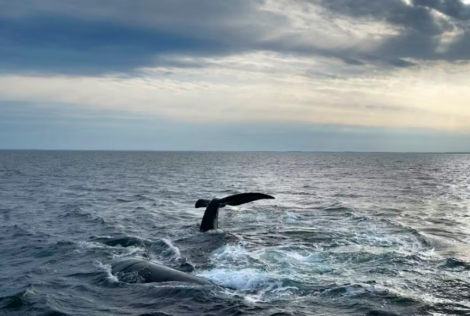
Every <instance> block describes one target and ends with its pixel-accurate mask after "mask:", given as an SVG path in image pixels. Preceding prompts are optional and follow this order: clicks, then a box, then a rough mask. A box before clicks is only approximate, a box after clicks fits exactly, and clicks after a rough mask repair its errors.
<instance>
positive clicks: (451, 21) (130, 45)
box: [0, 0, 470, 75]
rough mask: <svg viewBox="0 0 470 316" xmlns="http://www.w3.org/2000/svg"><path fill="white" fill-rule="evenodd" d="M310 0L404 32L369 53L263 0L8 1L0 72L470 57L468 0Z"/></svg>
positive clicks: (0, 24) (397, 62) (1, 22)
mask: <svg viewBox="0 0 470 316" xmlns="http://www.w3.org/2000/svg"><path fill="white" fill-rule="evenodd" d="M305 1H306V3H307V2H308V3H310V4H312V5H315V6H321V7H323V8H324V9H326V10H327V12H329V13H328V14H329V15H331V17H334V18H336V19H347V20H350V21H351V22H352V25H354V23H362V22H361V21H378V22H383V23H387V24H389V25H392V26H393V27H395V28H396V31H397V34H396V35H393V36H390V35H389V36H383V37H381V38H378V39H371V41H372V42H373V41H375V42H376V43H375V45H372V46H371V47H374V48H371V50H370V51H367V52H364V50H359V49H354V48H338V47H339V46H338V45H331V47H329V46H328V45H326V46H325V45H322V43H315V41H312V38H311V37H309V32H308V31H305V30H303V31H299V30H298V29H296V28H295V27H293V25H291V22H290V21H289V18H288V17H287V16H286V15H283V14H281V13H273V12H270V11H269V10H263V9H262V5H263V4H264V0H231V1H217V0H198V1H190V0H159V1H151V0H133V1H128V0H80V1H79V0H68V1H62V0H43V1H34V0H16V1H10V0H0V72H3V73H24V72H27V73H35V72H38V73H41V74H44V73H51V74H56V73H60V74H77V75H79V74H80V75H81V74H86V75H101V74H106V73H132V72H133V71H135V70H137V69H139V68H142V67H152V66H168V67H204V66H207V65H208V64H207V63H204V62H203V61H201V62H194V61H187V60H184V59H181V58H180V59H179V60H178V58H168V56H170V57H171V56H173V57H220V56H226V55H233V54H241V53H248V52H253V51H272V52H278V53H283V54H297V55H303V56H324V57H331V58H337V59H339V60H342V61H344V62H345V63H346V64H348V65H356V66H362V65H365V64H375V65H378V66H380V67H411V66H413V65H414V63H412V62H411V61H410V60H411V59H417V60H420V59H421V60H423V59H424V60H449V61H456V60H468V59H470V44H468V43H469V39H470V31H469V30H470V27H469V26H468V24H467V23H468V22H467V20H469V18H470V14H469V12H470V11H469V10H470V9H469V6H468V5H465V4H464V3H462V2H461V1H460V0H413V1H412V3H411V4H407V3H405V2H404V1H403V0H380V1H372V0H308V1H307V0H305ZM435 12H440V13H441V14H444V15H445V16H447V17H448V18H442V17H440V18H439V17H438V16H437V15H436V14H435ZM317 27H321V25H318V26H317ZM450 31H460V32H461V34H462V35H461V37H460V38H458V39H457V40H456V41H455V42H454V43H452V44H450V45H449V46H448V47H447V50H446V51H445V52H442V50H440V51H439V50H438V48H439V45H441V40H440V36H442V34H445V33H446V32H450ZM346 47H347V45H346ZM192 60H202V59H200V58H199V59H194V58H193V59H192Z"/></svg>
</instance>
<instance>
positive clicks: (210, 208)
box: [195, 193, 274, 232]
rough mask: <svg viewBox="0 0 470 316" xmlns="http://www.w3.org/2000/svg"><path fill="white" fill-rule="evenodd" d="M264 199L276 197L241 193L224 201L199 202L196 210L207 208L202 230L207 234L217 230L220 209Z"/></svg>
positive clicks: (201, 200)
mask: <svg viewBox="0 0 470 316" xmlns="http://www.w3.org/2000/svg"><path fill="white" fill-rule="evenodd" d="M262 199H274V197H273V196H271V195H267V194H263V193H241V194H235V195H231V196H227V197H225V198H223V199H212V200H203V199H200V200H197V202H196V205H195V207H196V208H199V207H206V211H205V212H204V217H203V218H202V222H201V227H200V230H201V231H202V232H205V231H208V230H211V229H217V227H218V216H219V208H221V207H224V206H225V205H231V206H235V205H241V204H245V203H249V202H253V201H256V200H262Z"/></svg>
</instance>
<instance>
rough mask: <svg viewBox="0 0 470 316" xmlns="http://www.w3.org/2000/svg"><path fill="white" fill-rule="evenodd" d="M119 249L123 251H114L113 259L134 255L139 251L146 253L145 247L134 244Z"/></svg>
mask: <svg viewBox="0 0 470 316" xmlns="http://www.w3.org/2000/svg"><path fill="white" fill-rule="evenodd" d="M119 250H122V252H121V253H118V252H116V251H114V252H113V255H112V257H113V259H118V258H123V257H127V256H132V255H135V254H137V253H145V249H144V248H140V247H134V246H130V247H126V248H122V249H119Z"/></svg>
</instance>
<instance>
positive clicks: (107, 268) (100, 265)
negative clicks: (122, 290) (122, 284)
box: [93, 260, 119, 282]
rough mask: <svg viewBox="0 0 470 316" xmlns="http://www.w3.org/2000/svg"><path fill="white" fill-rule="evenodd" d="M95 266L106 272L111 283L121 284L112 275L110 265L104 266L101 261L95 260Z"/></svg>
mask: <svg viewBox="0 0 470 316" xmlns="http://www.w3.org/2000/svg"><path fill="white" fill-rule="evenodd" d="M93 265H94V266H95V267H97V268H99V269H101V270H103V271H104V272H106V279H107V280H109V281H111V282H119V279H118V278H117V277H116V276H115V275H113V274H112V272H111V271H112V267H111V265H110V264H103V263H102V262H101V261H98V260H95V261H94V262H93Z"/></svg>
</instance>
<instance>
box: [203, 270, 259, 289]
mask: <svg viewBox="0 0 470 316" xmlns="http://www.w3.org/2000/svg"><path fill="white" fill-rule="evenodd" d="M197 275H198V276H200V277H203V278H205V279H209V280H210V281H212V282H214V283H215V284H218V285H221V286H225V287H229V288H232V289H237V290H253V289H257V288H260V287H263V286H265V285H266V284H267V283H268V277H267V274H266V273H265V272H263V271H261V270H257V269H243V270H236V271H233V270H232V271H231V270H228V269H214V270H209V271H202V272H199V273H198V274H197Z"/></svg>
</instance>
